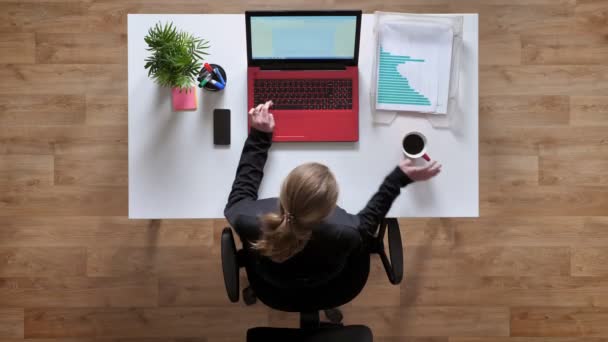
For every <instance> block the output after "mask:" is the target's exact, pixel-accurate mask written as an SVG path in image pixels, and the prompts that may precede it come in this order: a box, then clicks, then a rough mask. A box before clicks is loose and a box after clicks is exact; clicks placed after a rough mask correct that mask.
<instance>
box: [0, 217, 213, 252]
mask: <svg viewBox="0 0 608 342" xmlns="http://www.w3.org/2000/svg"><path fill="white" fill-rule="evenodd" d="M0 227H2V229H0V246H4V247H38V246H39V247H104V246H105V247H112V246H113V247H116V246H121V247H167V246H173V247H177V246H190V247H199V248H201V249H208V248H209V247H211V246H212V245H213V244H214V242H215V241H219V240H215V239H214V238H213V232H212V229H213V222H212V221H209V220H130V219H128V218H127V217H113V216H59V217H57V216H39V215H36V216H17V217H14V216H7V217H0Z"/></svg>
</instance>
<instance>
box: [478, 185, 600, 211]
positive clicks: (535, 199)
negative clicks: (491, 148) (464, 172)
mask: <svg viewBox="0 0 608 342" xmlns="http://www.w3.org/2000/svg"><path fill="white" fill-rule="evenodd" d="M479 206H480V210H481V215H482V216H486V215H491V216H495V215H502V216H505V215H526V216H534V215H539V216H603V215H605V214H606V211H607V210H608V187H601V186H548V185H546V186H538V187H518V188H514V187H511V186H500V185H483V184H482V185H481V190H480V199H479Z"/></svg>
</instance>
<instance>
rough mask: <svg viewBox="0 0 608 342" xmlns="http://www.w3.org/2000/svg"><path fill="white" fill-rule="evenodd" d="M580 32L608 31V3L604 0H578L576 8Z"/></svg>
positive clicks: (577, 27)
mask: <svg viewBox="0 0 608 342" xmlns="http://www.w3.org/2000/svg"><path fill="white" fill-rule="evenodd" d="M575 18H576V29H577V31H578V32H584V33H587V32H595V33H603V34H605V33H608V27H607V26H606V24H608V20H607V19H606V18H608V4H606V2H605V1H602V0H578V1H577V2H576V10H575Z"/></svg>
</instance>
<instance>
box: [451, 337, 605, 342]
mask: <svg viewBox="0 0 608 342" xmlns="http://www.w3.org/2000/svg"><path fill="white" fill-rule="evenodd" d="M449 342H608V338H599V337H452V338H450V340H449Z"/></svg>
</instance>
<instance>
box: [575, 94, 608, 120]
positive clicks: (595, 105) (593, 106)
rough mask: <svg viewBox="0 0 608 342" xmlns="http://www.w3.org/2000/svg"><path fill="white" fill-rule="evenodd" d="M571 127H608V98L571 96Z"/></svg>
mask: <svg viewBox="0 0 608 342" xmlns="http://www.w3.org/2000/svg"><path fill="white" fill-rule="evenodd" d="M570 125H572V126H594V127H596V126H608V96H571V97H570Z"/></svg>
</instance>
